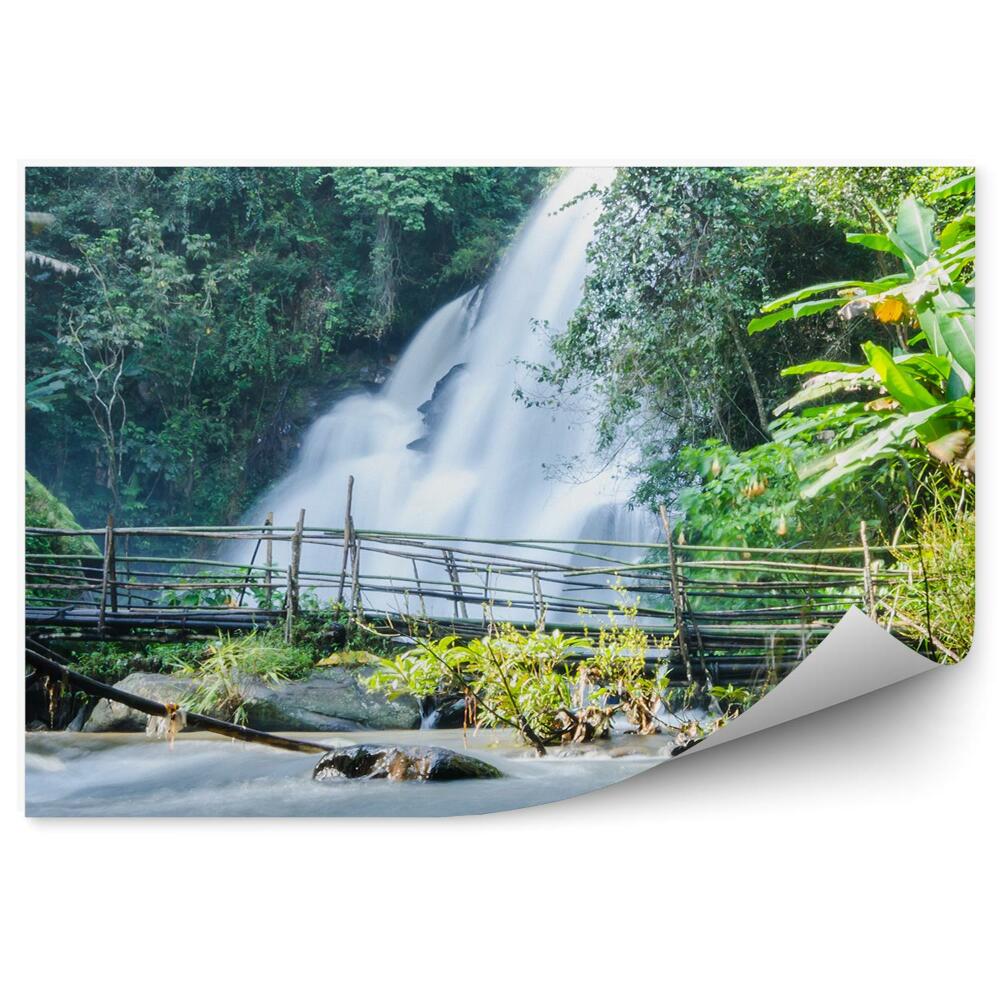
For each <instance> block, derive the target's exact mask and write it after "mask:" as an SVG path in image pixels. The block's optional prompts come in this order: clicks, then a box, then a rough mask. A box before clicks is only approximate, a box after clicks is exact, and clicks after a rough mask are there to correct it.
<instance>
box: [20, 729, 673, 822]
mask: <svg viewBox="0 0 1000 1000" xmlns="http://www.w3.org/2000/svg"><path fill="white" fill-rule="evenodd" d="M293 735H295V736H297V737H299V738H306V739H315V740H316V741H317V742H320V743H325V744H329V745H330V746H346V745H348V744H350V743H358V742H366V743H367V742H373V743H403V744H423V745H428V744H433V745H435V746H443V747H447V748H449V749H452V750H457V751H459V752H469V753H472V754H474V755H475V756H477V757H481V758H482V759H483V760H487V761H489V762H490V763H492V764H494V765H496V767H498V768H499V769H500V770H501V771H502V772H503V773H504V774H505V775H506V777H504V778H502V779H498V780H477V781H450V782H396V781H384V780H380V781H324V782H316V781H313V780H312V777H311V775H312V768H313V765H314V764H315V762H316V760H317V759H318V757H311V756H309V755H307V754H300V753H295V752H290V751H287V750H275V749H272V748H270V747H264V746H258V745H255V744H248V743H235V742H233V741H230V740H227V739H223V738H221V737H214V736H210V735H204V734H195V733H192V734H182V735H181V736H180V737H179V738H178V739H177V741H176V742H175V744H174V747H173V749H170V748H169V747H168V746H167V744H166V743H165V742H162V741H156V740H150V739H148V738H147V737H146V736H144V735H136V734H125V733H121V734H100V735H98V734H85V733H68V732H57V733H29V734H28V735H27V743H26V749H25V765H26V766H25V774H26V776H25V803H26V813H27V815H29V816H343V815H349V816H450V815H456V814H462V813H484V812H494V811H497V810H503V809H517V808H521V807H523V806H531V805H539V804H541V803H544V802H553V801H557V800H559V799H565V798H569V797H571V796H574V795H581V794H583V793H584V792H589V791H592V790H594V789H597V788H603V787H604V786H606V785H610V784H613V783H614V782H616V781H622V780H623V779H625V778H630V777H632V776H633V775H635V774H639V773H640V772H642V771H645V770H647V769H648V768H650V767H653V766H655V765H656V764H659V763H662V762H663V761H664V760H665V759H666V755H667V753H668V751H669V746H670V743H669V741H668V740H666V739H663V738H660V737H650V736H646V737H629V736H616V737H614V738H612V739H611V740H608V741H603V742H602V743H601V744H600V745H591V746H588V747H581V748H571V749H569V750H565V751H563V750H559V749H555V750H553V751H552V752H551V753H550V754H549V755H548V756H546V757H544V758H537V757H535V756H534V755H532V754H531V753H530V752H528V751H526V750H525V749H524V748H523V747H522V746H520V745H518V744H516V743H515V742H514V740H513V738H512V736H511V735H510V734H509V733H504V732H498V731H496V730H492V731H490V732H488V733H487V732H480V733H478V734H476V735H470V737H469V739H468V745H467V746H466V745H465V744H464V743H463V738H462V733H461V731H460V730H435V731H426V730H424V731H419V732H415V731H405V732H402V731H401V732H395V731H383V732H364V733H354V734H349V733H337V734H336V735H335V736H331V734H330V733H317V734H312V735H311V736H305V735H304V734H300V733H296V734H293Z"/></svg>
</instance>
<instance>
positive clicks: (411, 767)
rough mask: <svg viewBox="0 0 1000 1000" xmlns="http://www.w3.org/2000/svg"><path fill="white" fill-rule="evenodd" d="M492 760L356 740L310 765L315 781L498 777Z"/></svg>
mask: <svg viewBox="0 0 1000 1000" xmlns="http://www.w3.org/2000/svg"><path fill="white" fill-rule="evenodd" d="M502 777H503V774H502V773H501V772H500V771H498V770H497V769H496V768H495V767H494V766H493V765H492V764H487V763H486V761H483V760H479V759H478V758H477V757H470V756H468V755H466V754H460V753H455V752H454V751H453V750H445V749H444V748H443V747H416V746H380V745H378V744H375V743H357V744H355V745H354V746H349V747H338V748H337V749H336V750H331V751H329V753H325V754H323V756H322V757H321V758H320V759H319V762H318V763H317V764H316V766H315V768H313V779H314V780H316V781H334V780H343V779H359V778H360V779H363V780H373V779H377V778H386V779H388V780H389V781H460V780H463V779H467V778H502Z"/></svg>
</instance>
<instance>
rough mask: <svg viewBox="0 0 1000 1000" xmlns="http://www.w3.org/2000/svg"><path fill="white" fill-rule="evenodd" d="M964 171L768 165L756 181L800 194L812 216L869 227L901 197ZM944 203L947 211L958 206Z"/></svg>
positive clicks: (788, 194)
mask: <svg viewBox="0 0 1000 1000" xmlns="http://www.w3.org/2000/svg"><path fill="white" fill-rule="evenodd" d="M966 176H968V171H967V170H966V169H965V168H964V167H768V168H766V169H764V170H762V171H760V173H759V178H760V181H759V182H760V183H763V184H765V185H767V186H770V187H773V188H776V189H777V190H778V192H779V193H780V194H781V196H782V197H783V198H786V199H788V200H789V201H791V202H792V203H794V204H800V203H801V200H802V199H803V197H804V198H805V199H806V200H807V202H808V203H809V205H810V207H811V209H812V212H813V213H814V215H815V217H816V219H817V220H818V221H821V222H824V223H827V224H829V225H831V226H833V227H835V228H837V229H847V230H852V229H857V228H859V227H872V228H874V227H876V226H878V224H879V222H880V216H881V214H882V213H884V212H888V211H892V210H894V209H895V207H896V206H897V205H898V204H899V203H900V202H901V201H902V200H903V199H904V198H906V197H907V196H914V197H917V198H921V199H923V200H924V201H927V200H928V199H929V198H930V196H931V195H932V193H933V192H934V191H936V190H938V189H939V188H941V187H950V186H951V185H953V184H954V183H955V182H956V181H958V180H960V179H961V178H964V177H966ZM953 193H954V194H960V193H961V192H960V191H955V192H953ZM947 207H948V208H949V215H950V212H951V211H959V210H960V209H958V208H955V209H952V208H951V206H947ZM874 249H882V248H881V247H876V248H874Z"/></svg>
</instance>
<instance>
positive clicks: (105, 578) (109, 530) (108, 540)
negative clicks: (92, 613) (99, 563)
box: [97, 514, 115, 635]
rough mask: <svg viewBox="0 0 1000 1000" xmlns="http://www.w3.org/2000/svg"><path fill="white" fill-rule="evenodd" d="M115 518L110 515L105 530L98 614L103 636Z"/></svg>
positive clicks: (98, 624) (99, 627) (98, 622)
mask: <svg viewBox="0 0 1000 1000" xmlns="http://www.w3.org/2000/svg"><path fill="white" fill-rule="evenodd" d="M114 539H115V516H114V514H108V523H107V526H106V527H105V529H104V565H103V567H102V569H101V607H100V610H99V611H98V613H97V628H98V630H99V631H100V632H101V634H102V635H103V633H104V621H105V617H106V614H107V608H108V584H109V582H110V573H111V557H112V554H113V551H114Z"/></svg>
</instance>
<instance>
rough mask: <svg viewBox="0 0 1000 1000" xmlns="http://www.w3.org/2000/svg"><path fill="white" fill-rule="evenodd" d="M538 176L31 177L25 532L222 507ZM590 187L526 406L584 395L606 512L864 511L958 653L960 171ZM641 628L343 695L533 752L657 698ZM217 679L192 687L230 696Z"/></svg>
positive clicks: (491, 254)
mask: <svg viewBox="0 0 1000 1000" xmlns="http://www.w3.org/2000/svg"><path fill="white" fill-rule="evenodd" d="M551 174H552V172H551V171H545V170H538V169H527V168H526V169H485V168H475V169H461V168H448V169H445V168H430V169H410V170H394V169H381V168H380V169H353V168H352V169H338V170H336V171H330V170H323V169H319V168H310V169H291V168H281V169H234V168H204V169H195V168H184V169H179V168H166V169H152V168H122V169H83V170H73V169H63V168H59V169H39V170H29V171H28V183H27V190H28V216H27V226H28V273H27V335H28V343H27V366H28V371H27V377H28V385H27V405H28V467H29V470H30V472H32V473H34V476H36V477H37V480H36V479H34V478H32V479H30V480H29V488H30V490H31V491H32V497H33V500H32V503H31V504H30V505H29V506H30V509H29V519H33V521H34V523H38V524H46V523H53V524H56V523H60V524H65V523H72V517H73V516H74V515H75V516H76V517H77V518H78V519H79V520H80V521H81V522H90V523H100V522H102V521H103V520H104V516H105V514H106V512H107V511H108V510H113V511H115V512H116V513H117V514H118V515H119V517H120V519H122V520H125V521H132V522H133V523H136V522H156V521H162V522H167V523H175V524H176V523H190V524H208V523H213V522H215V523H227V522H228V523H232V522H233V521H234V520H235V518H236V517H237V516H238V515H239V513H240V512H241V511H242V510H243V509H245V508H246V506H247V504H248V502H249V501H250V500H251V499H252V498H253V496H254V495H255V494H256V493H257V492H259V491H260V490H261V489H262V488H263V487H264V486H266V485H267V484H268V483H269V482H270V481H271V480H273V479H274V478H275V477H276V476H278V475H279V474H280V473H281V472H282V471H284V468H285V467H286V465H287V463H288V462H289V460H290V458H291V457H292V455H293V454H294V448H295V445H296V442H297V440H298V437H299V432H300V431H301V430H302V429H303V428H304V427H305V425H306V424H308V422H309V421H310V420H311V418H312V417H313V416H314V415H315V413H316V409H317V407H318V406H320V405H322V404H324V403H326V402H328V401H329V400H330V399H331V398H333V397H334V396H335V395H336V394H338V393H343V392H347V391H351V390H353V389H355V388H358V387H361V386H364V385H370V384H373V383H377V382H378V381H379V380H380V379H381V378H382V377H384V372H385V370H387V368H388V367H389V366H391V364H392V361H393V359H394V355H395V353H396V352H397V351H398V350H399V349H400V347H401V345H402V344H403V341H404V338H405V337H406V335H407V334H409V333H412V332H413V330H415V329H416V328H417V327H418V326H419V324H420V322H421V321H422V320H423V319H425V318H426V317H427V316H428V315H429V314H430V313H431V312H432V310H433V309H434V308H435V307H437V306H438V305H440V304H442V303H443V302H445V301H447V300H449V299H450V298H452V297H454V296H455V295H456V294H457V293H458V292H460V291H462V290H464V289H467V288H469V287H472V286H473V285H474V284H476V283H477V282H479V281H481V280H482V279H483V278H484V277H485V276H486V275H487V274H488V273H489V271H490V269H491V267H492V266H493V265H494V263H495V261H496V260H497V258H498V255H499V254H500V253H501V252H502V250H503V248H504V246H505V245H506V244H507V242H508V241H509V240H510V238H511V236H512V234H513V233H514V231H515V230H516V228H517V226H518V224H519V223H520V221H521V220H522V219H523V218H524V215H525V213H526V212H527V210H528V208H529V207H530V206H531V204H532V203H533V202H534V200H535V198H536V197H537V195H538V193H539V192H540V191H541V190H542V188H543V187H544V186H545V185H546V183H547V182H548V181H549V179H550V176H551ZM588 196H589V197H594V198H598V199H599V200H600V217H599V220H598V224H597V229H596V235H595V238H594V240H593V241H592V243H591V245H590V248H589V251H588V253H589V257H590V262H591V273H590V276H589V278H588V279H587V282H586V285H585V288H584V294H583V299H582V302H581V305H580V307H579V309H578V310H577V312H576V313H575V315H574V317H573V318H572V320H571V321H570V323H569V325H568V326H567V328H566V329H562V330H542V331H540V334H539V335H541V336H547V337H548V338H549V340H550V342H551V347H552V352H551V361H550V363H548V364H547V365H543V366H536V367H534V368H533V369H532V370H531V374H533V375H534V376H535V378H536V379H537V381H538V383H539V387H538V388H537V389H532V390H530V392H526V393H525V403H526V404H527V405H548V406H553V407H559V406H567V405H571V406H573V407H577V408H579V407H580V406H581V405H582V406H584V407H586V408H589V410H590V415H591V417H592V419H593V421H594V423H595V425H596V426H597V427H598V429H599V449H598V453H597V454H595V455H593V456H591V459H592V462H593V463H594V464H599V463H602V462H607V461H612V460H615V459H616V458H618V459H622V458H624V460H625V461H627V462H629V463H631V465H632V467H633V472H635V473H637V482H638V486H637V489H636V492H635V495H634V498H633V499H634V502H635V503H637V504H641V505H644V506H648V507H649V508H651V509H652V510H656V509H657V508H658V507H659V505H660V504H665V505H666V506H667V507H668V508H669V509H670V510H671V511H674V512H676V514H677V515H679V516H677V517H676V518H675V531H676V538H677V541H679V542H681V543H682V544H688V545H695V546H697V545H706V546H707V545H727V546H736V547H741V548H751V547H758V546H759V547H763V548H786V547H787V548H807V549H808V548H810V547H828V546H832V545H844V544H846V545H856V544H857V541H858V535H859V525H860V523H861V522H862V521H864V522H866V524H867V530H868V532H869V536H870V539H871V541H872V542H873V543H877V544H879V545H882V546H885V547H886V552H887V554H886V555H884V556H882V557H880V558H881V559H883V560H885V561H888V562H890V563H892V564H894V565H895V566H896V567H903V568H905V567H907V566H910V567H912V568H913V569H914V573H915V576H917V577H918V578H919V579H921V580H923V579H924V577H926V578H927V580H928V581H929V586H927V587H924V586H920V587H907V586H902V587H900V588H899V589H898V592H894V593H893V594H892V596H891V612H890V613H891V616H892V618H893V627H894V628H895V629H896V630H897V631H898V632H902V633H903V634H906V633H909V634H910V636H911V637H912V638H913V640H914V641H915V642H916V643H918V644H922V648H927V646H928V645H929V646H932V647H933V651H934V654H935V655H938V656H939V657H940V658H941V659H943V660H947V661H955V660H957V659H959V658H960V657H961V656H962V655H964V653H965V652H967V651H968V648H969V646H970V644H971V640H972V631H973V623H974V622H973V619H974V602H975V581H974V543H975V340H974V320H975V297H974V296H975V252H976V244H975V189H974V180H973V177H972V175H971V174H970V173H969V171H968V170H967V169H964V168H958V167H956V168H938V167H935V168H870V167H869V168H689V167H685V168H625V169H621V170H619V172H618V174H617V176H616V178H615V180H614V182H613V183H612V184H611V185H610V186H609V187H608V188H607V189H606V190H603V191H593V192H591V193H590V194H589V195H588ZM514 360H515V359H512V362H513V361H514ZM39 481H40V482H39ZM46 487H48V489H50V490H51V491H52V494H54V495H55V496H54V497H53V496H51V495H50V494H49V493H48V492H47V491H46V489H45V488H46ZM56 498H58V499H56ZM60 500H61V501H65V502H66V503H68V504H69V506H70V507H71V508H72V513H71V512H70V511H69V510H67V509H65V508H63V507H62V506H61V505H60V504H59V501H60ZM46 505H47V506H46ZM745 558H749V552H747V553H746V556H745ZM225 596H226V595H225V594H223V595H222V596H221V597H220V599H223V598H225ZM334 610H337V609H334ZM340 610H341V611H342V610H343V609H340ZM623 635H624V636H625V638H622V636H623ZM645 641H646V639H645V637H643V636H642V635H641V630H637V629H634V628H631V627H629V626H628V625H627V624H626V625H624V626H618V625H614V623H612V625H610V626H608V627H607V628H605V629H602V630H601V632H600V637H599V641H598V647H599V651H600V650H603V649H606V651H609V652H607V655H606V657H605V659H606V662H604V661H601V659H600V656H598V658H597V660H596V661H595V660H592V661H590V666H587V667H582V666H580V665H579V664H578V663H576V661H573V660H572V659H571V658H570V654H571V652H572V649H573V642H572V641H570V640H568V639H566V638H565V637H562V636H560V635H559V634H558V633H553V634H545V633H544V632H543V631H542V630H539V631H538V632H537V633H529V632H525V633H520V632H517V631H515V630H511V629H509V628H508V629H507V630H506V631H499V632H496V634H493V633H491V634H490V635H488V636H484V637H483V639H482V640H481V641H480V640H475V641H474V642H471V643H468V644H462V643H457V642H456V640H455V637H454V636H451V637H446V639H445V640H442V642H441V643H439V644H437V645H435V643H433V642H430V641H428V642H427V643H425V644H423V645H422V646H421V648H420V650H418V651H417V652H416V653H413V654H406V655H403V656H401V657H397V658H395V659H386V660H381V661H380V662H381V669H380V670H379V671H378V672H377V673H376V674H375V675H374V676H373V678H372V679H371V684H372V686H373V688H374V689H378V690H382V691H386V692H389V693H390V695H391V696H399V695H400V694H404V693H406V694H412V695H415V696H417V697H421V698H425V697H428V696H430V695H432V694H433V695H441V694H442V692H444V693H449V692H450V693H451V694H452V695H456V694H458V693H460V692H465V696H466V698H467V701H468V703H469V707H470V708H471V709H472V710H473V711H472V714H473V716H475V717H476V719H477V720H478V722H479V724H486V725H490V724H503V725H511V726H512V727H513V728H515V729H518V730H519V731H521V733H522V735H523V736H524V738H525V740H526V741H527V742H529V743H531V744H532V745H535V746H536V747H538V748H542V747H543V746H544V745H545V744H548V743H552V742H558V741H560V740H563V739H565V738H567V734H571V737H570V738H572V739H578V738H586V739H589V738H593V737H595V736H597V735H600V734H601V733H603V732H605V731H606V730H607V727H608V725H609V718H610V714H609V712H608V711H605V710H604V709H601V710H600V711H598V710H597V709H594V705H596V704H597V702H595V700H594V698H595V692H596V693H597V694H599V695H600V696H601V697H604V698H605V699H606V702H601V704H605V703H607V704H613V705H618V707H619V708H620V707H621V705H624V706H625V708H626V714H627V715H628V716H629V718H630V720H631V721H632V723H633V724H634V725H635V726H636V727H637V728H638V729H639V730H640V731H645V730H646V729H649V728H650V727H651V726H653V724H654V721H653V720H654V718H655V713H656V711H657V710H658V708H660V707H662V704H663V703H664V702H663V699H664V697H665V695H664V692H663V691H660V690H659V689H658V688H656V686H655V684H653V683H652V681H650V679H649V678H648V677H647V676H646V675H645V674H644V673H643V670H642V669H641V667H642V664H641V655H637V653H636V651H637V650H640V649H643V648H645V647H644V643H645ZM267 643H271V645H268V644H267ZM267 643H265V647H266V652H267V655H266V656H264V657H263V658H262V659H261V657H260V656H259V655H258V654H259V652H260V651H259V650H258V649H257V647H256V646H255V645H254V641H253V640H251V641H250V643H249V645H247V646H246V648H244V647H243V646H241V645H239V644H236V645H234V646H232V647H231V648H230V647H226V649H227V650H228V651H229V652H228V653H227V656H228V659H227V658H223V660H224V662H223V667H224V668H225V669H222V670H221V674H220V676H222V677H223V681H224V680H225V678H226V677H227V676H228V674H227V673H226V671H229V672H230V673H232V670H231V669H230V667H229V666H227V664H229V663H230V660H232V662H234V663H239V664H244V661H246V662H250V661H253V662H254V663H257V660H260V662H261V663H263V664H264V667H262V668H261V669H262V670H264V671H265V673H266V672H267V671H269V670H271V669H272V667H273V666H274V664H273V663H272V657H271V653H272V652H273V650H272V646H273V645H274V643H277V647H281V643H280V642H279V641H278V640H274V641H273V642H272V640H270V639H269V640H267ZM277 647H276V648H277ZM220 648H221V647H220ZM282 648H283V647H282ZM279 652H280V650H279ZM379 652H383V651H382V650H380V651H379ZM229 653H231V654H232V655H231V656H229ZM299 653H300V651H299V652H296V651H294V650H293V651H291V652H288V657H290V658H291V659H290V660H289V661H288V662H289V663H291V667H294V669H295V670H298V669H299V668H300V667H301V666H302V663H301V662H299V661H300V660H302V657H301V655H299ZM251 654H252V655H251ZM192 655H193V656H194V660H195V661H196V666H195V667H191V668H190V669H192V670H200V671H202V672H203V673H204V670H205V668H204V663H203V662H202V661H203V660H204V657H203V655H202V652H200V651H199V652H197V655H196V656H195V655H194V654H192ZM213 655H215V654H213ZM284 656H285V654H284V653H281V655H280V656H279V659H281V657H284ZM199 657H201V659H199ZM254 657H257V659H254ZM241 658H242V659H241ZM248 658H249V659H248ZM216 659H218V657H216ZM286 659H287V657H286ZM307 659H308V657H307ZM206 662H207V661H206ZM213 662H214V661H213ZM220 662H222V661H220ZM282 662H284V661H282ZM303 662H304V661H303ZM554 663H558V664H561V669H560V670H558V671H556V670H555V669H554V667H553V664H554ZM595 663H596V666H595V665H594V664H595ZM197 664H201V666H197ZM566 664H569V666H566ZM287 666H288V663H286V664H285V666H284V667H280V665H279V667H280V669H281V670H284V669H285V667H287ZM291 667H290V668H289V669H291ZM220 669H221V668H220ZM234 669H235V668H234ZM239 669H240V670H246V669H249V668H246V667H245V665H244V666H240V667H239ZM255 669H256V668H255ZM275 669H279V668H275ZM251 672H252V671H251ZM219 673H220V672H219V670H216V671H215V673H214V674H211V672H210V674H211V676H212V677H216V675H217V674H219ZM275 676H277V675H275ZM216 680H218V678H217V677H216ZM223 681H218V684H216V686H215V687H212V688H211V691H212V692H216V693H217V692H218V691H224V693H225V699H226V701H225V703H226V704H230V703H231V706H230V707H232V706H236V707H237V708H238V698H236V696H235V695H233V692H232V691H231V690H230V689H229V688H228V687H226V685H225V684H224V683H223ZM220 685H221V686H220ZM651 685H652V686H651ZM470 692H471V694H470ZM609 692H610V693H612V694H613V696H614V697H613V698H611V699H610V701H607V699H608V698H609V697H610V695H609ZM746 696H747V695H746V692H736V691H729V692H728V693H725V692H722V693H719V694H718V695H717V697H719V698H722V699H723V701H725V700H726V699H728V702H727V703H729V702H731V703H733V704H736V703H737V702H738V701H739V698H741V697H744V698H745V697H746ZM206 697H207V695H206ZM213 697H215V694H213ZM220 697H221V696H220ZM470 699H471V700H470ZM616 699H617V700H616ZM598 701H600V698H598ZM723 701H720V702H719V704H720V705H722V704H723ZM619 702H620V704H619ZM592 709H594V710H593V711H592ZM235 710H236V709H233V711H235ZM602 713H603V714H602ZM467 714H468V712H467ZM490 720H493V721H492V722H491V721H490ZM580 734H583V735H582V736H581V735H580Z"/></svg>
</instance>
